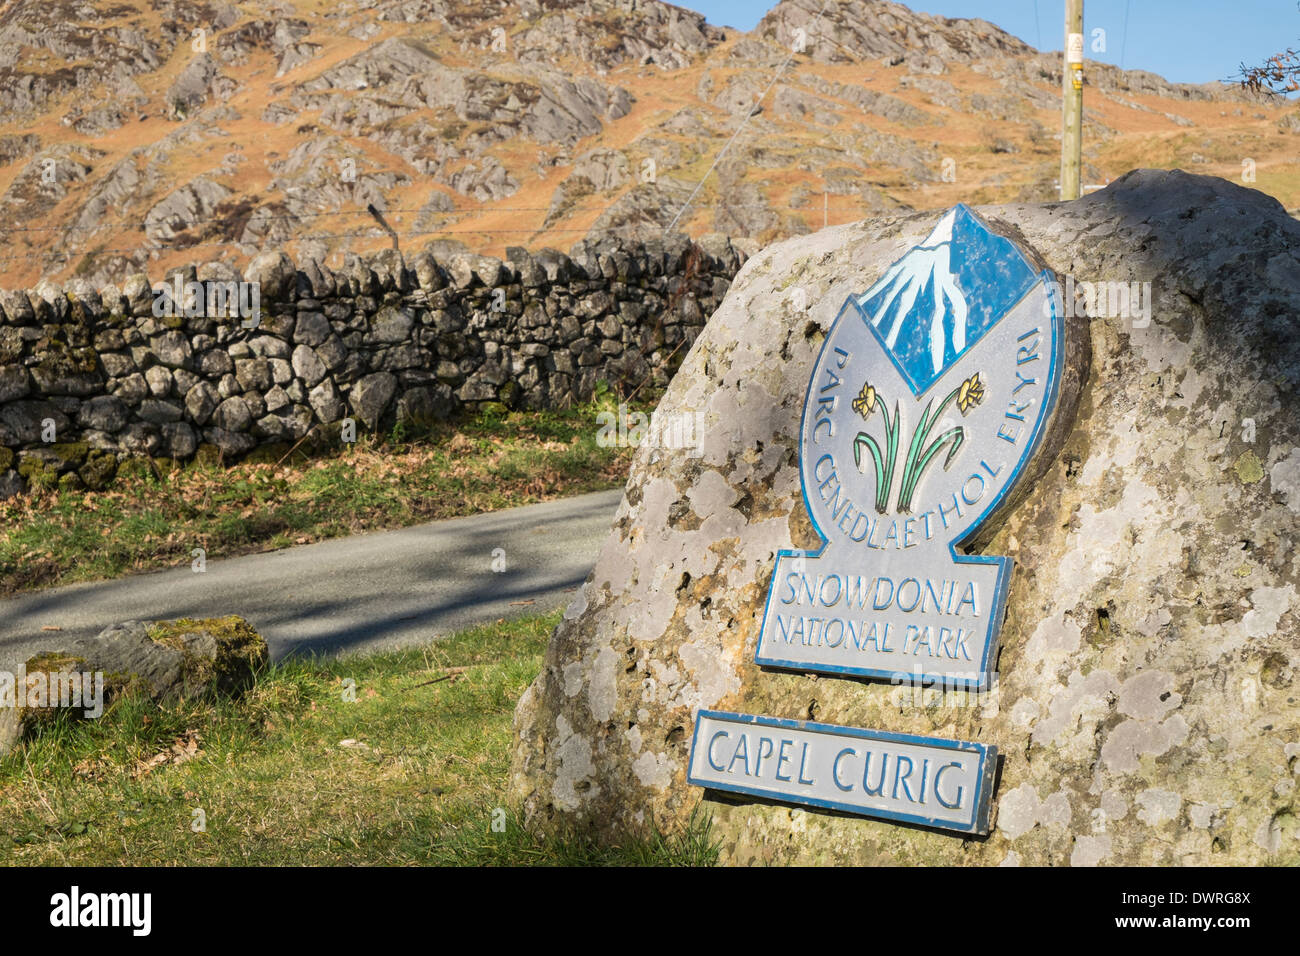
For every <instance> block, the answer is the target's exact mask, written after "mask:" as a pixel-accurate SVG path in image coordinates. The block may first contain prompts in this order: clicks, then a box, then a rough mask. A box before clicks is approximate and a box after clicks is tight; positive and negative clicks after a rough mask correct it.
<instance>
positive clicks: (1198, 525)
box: [512, 171, 1300, 866]
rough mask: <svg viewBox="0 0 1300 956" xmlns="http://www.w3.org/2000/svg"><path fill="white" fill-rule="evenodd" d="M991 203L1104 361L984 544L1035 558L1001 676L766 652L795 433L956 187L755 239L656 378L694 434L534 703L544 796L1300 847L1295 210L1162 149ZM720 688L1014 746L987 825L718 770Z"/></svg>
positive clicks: (789, 521) (799, 851)
mask: <svg viewBox="0 0 1300 956" xmlns="http://www.w3.org/2000/svg"><path fill="white" fill-rule="evenodd" d="M976 212H977V213H979V214H980V215H981V216H982V217H983V218H984V220H985V221H986V222H988V223H989V224H990V225H991V226H993V227H995V228H996V229H997V230H998V231H999V232H1001V233H1003V234H1006V235H1010V236H1013V237H1015V238H1016V239H1017V240H1018V241H1019V242H1021V243H1022V244H1023V245H1024V246H1025V247H1026V248H1027V249H1028V250H1031V251H1032V253H1033V254H1034V255H1036V256H1037V257H1039V258H1040V259H1041V260H1042V262H1043V263H1044V264H1045V265H1046V266H1047V268H1049V269H1051V270H1053V271H1054V272H1055V273H1056V274H1057V276H1058V278H1059V279H1060V281H1061V283H1062V291H1063V294H1064V297H1065V306H1066V309H1067V313H1069V312H1073V313H1074V315H1075V318H1074V319H1072V320H1070V321H1069V322H1067V347H1068V348H1070V349H1073V350H1074V351H1073V354H1074V356H1075V359H1076V367H1077V368H1079V362H1078V360H1079V358H1080V355H1081V353H1082V354H1083V356H1084V358H1085V360H1086V364H1084V365H1083V366H1082V367H1081V368H1079V374H1078V376H1077V377H1076V378H1075V379H1074V380H1073V381H1068V380H1067V381H1064V382H1063V384H1062V390H1063V395H1062V397H1063V398H1066V399H1070V400H1072V401H1075V402H1077V408H1076V409H1075V410H1073V411H1072V412H1071V414H1070V415H1069V421H1068V422H1067V423H1066V425H1067V427H1066V428H1064V430H1063V432H1062V434H1061V435H1059V436H1058V439H1057V440H1055V441H1054V442H1051V443H1049V444H1046V445H1045V446H1044V448H1043V450H1042V452H1041V453H1040V455H1039V458H1038V460H1037V461H1036V465H1037V473H1036V474H1035V475H1033V477H1032V480H1030V481H1028V482H1026V483H1024V484H1025V487H1022V489H1021V490H1022V492H1023V493H1022V494H1021V495H1020V497H1019V499H1018V501H1017V502H1015V503H1014V504H1013V506H1012V507H1011V508H1010V509H1008V510H1007V511H1005V512H1004V513H1003V514H1001V515H1000V516H998V517H997V518H996V519H995V521H996V523H995V524H994V525H992V526H990V527H987V528H985V529H984V532H983V533H982V534H981V535H980V537H979V539H978V541H977V545H976V547H975V550H977V551H979V552H982V553H986V554H992V555H1007V556H1010V557H1011V558H1012V559H1013V560H1014V562H1015V565H1014V570H1013V572H1012V575H1011V583H1010V590H1009V594H1008V599H1007V612H1006V619H1005V623H1004V624H1003V627H1002V632H1001V638H1000V650H999V656H998V658H997V661H996V668H995V669H996V675H997V683H996V692H995V693H992V694H989V695H987V696H985V697H982V698H979V699H977V700H972V699H971V698H970V697H969V696H968V695H964V694H954V693H951V692H948V693H943V692H939V691H936V690H933V689H931V690H928V691H925V690H920V689H916V688H913V687H905V686H891V684H890V683H889V682H884V681H879V680H876V681H872V680H861V679H848V678H835V677H828V676H826V675H821V676H817V675H811V674H804V673H798V672H792V671H779V670H773V669H766V668H762V667H759V666H758V665H756V664H755V663H754V655H755V646H756V640H757V637H758V633H759V628H760V623H761V619H762V617H763V613H764V602H765V600H766V598H767V593H768V589H769V585H770V583H771V578H772V572H773V567H774V564H775V560H776V556H777V552H778V551H779V550H781V549H789V548H814V549H815V548H816V547H817V546H818V543H819V542H818V539H817V535H816V534H815V532H814V529H813V527H812V524H811V523H810V521H809V517H808V514H807V511H806V508H805V504H804V501H803V498H802V495H801V488H800V478H799V465H798V451H797V443H798V436H799V431H800V416H801V412H802V408H803V404H804V398H805V394H806V392H807V389H808V383H809V375H810V372H811V371H812V368H813V363H814V361H815V360H816V357H817V355H818V352H819V349H820V346H821V343H822V341H823V339H824V337H825V336H826V333H827V330H828V329H829V328H830V326H831V323H832V321H833V320H834V318H835V316H836V314H837V313H838V311H839V309H840V307H841V305H843V303H844V301H845V298H846V297H847V296H848V295H849V294H850V293H860V292H862V291H864V290H866V289H867V288H868V287H869V286H870V285H871V284H872V283H874V282H875V281H876V280H877V279H878V278H879V277H880V276H881V275H882V274H883V273H884V271H885V270H886V269H887V268H888V267H889V265H890V263H892V262H894V261H896V260H897V259H899V257H900V256H902V255H903V254H904V253H905V252H906V251H907V250H909V249H911V248H912V247H913V246H915V245H917V243H918V242H919V241H921V240H922V239H923V238H924V237H925V236H926V235H927V233H928V232H929V231H930V229H931V228H932V227H933V226H934V224H935V221H936V219H937V218H938V216H939V215H940V213H937V212H928V213H914V214H908V215H901V216H896V217H891V218H882V219H875V220H870V221H866V222H860V223H856V224H852V225H846V226H840V227H836V228H832V229H826V230H823V231H821V232H819V233H816V234H815V235H812V236H807V237H801V238H798V239H795V240H791V241H789V242H785V243H781V244H779V245H776V246H773V247H771V248H769V249H767V250H765V251H763V252H762V253H760V254H758V255H757V256H755V257H754V258H752V259H751V260H750V261H749V262H748V263H747V264H746V266H745V267H744V269H743V270H742V271H741V273H740V274H739V276H738V277H737V279H736V281H735V283H734V285H733V286H732V288H731V290H730V291H729V293H728V295H727V297H726V299H725V301H724V302H723V304H722V306H721V307H720V308H719V309H718V311H717V312H716V313H715V314H714V316H713V318H712V319H711V320H710V321H709V323H708V325H707V327H706V329H705V331H704V332H703V333H702V335H701V336H700V338H699V340H698V341H697V342H696V343H695V345H694V347H693V348H692V350H691V352H690V354H689V355H688V356H687V358H686V360H685V362H684V364H683V365H682V367H681V370H680V371H679V373H678V374H677V376H676V377H675V378H674V379H673V381H672V383H671V385H670V387H669V389H668V391H667V393H666V395H665V396H664V398H663V400H662V402H661V403H660V406H659V409H658V412H657V415H658V416H660V417H661V418H671V417H672V416H680V415H695V414H698V415H699V419H698V421H699V424H700V428H699V430H698V434H697V435H696V439H697V441H696V445H695V447H694V448H693V449H686V450H683V449H679V448H669V447H664V445H663V443H658V444H657V445H653V444H651V443H646V444H645V445H643V446H642V447H641V448H640V449H639V450H638V452H637V455H636V458H635V461H634V463H633V466H632V472H631V476H630V479H629V481H628V484H627V488H626V494H625V497H624V501H623V503H622V505H621V507H620V509H619V511H618V514H617V517H616V519H615V523H614V528H613V531H612V533H611V535H610V537H609V539H608V541H607V542H606V544H605V547H604V548H603V550H602V551H601V554H600V557H599V559H598V561H597V564H596V567H595V569H594V571H593V572H592V574H591V576H590V577H589V578H588V579H587V582H586V584H585V585H584V586H583V588H582V589H581V591H580V592H579V593H578V595H577V596H576V597H575V599H574V601H573V603H572V605H571V606H570V607H569V609H568V610H567V612H566V613H565V616H564V619H563V621H562V623H561V624H560V625H559V626H558V627H557V629H556V631H555V633H554V634H553V636H552V638H551V641H550V645H549V647H548V650H547V654H546V659H545V664H544V667H543V670H542V673H541V674H540V675H539V677H538V678H537V680H536V681H535V682H534V684H533V685H532V686H531V687H530V688H529V689H528V690H527V692H526V693H525V694H524V696H523V698H522V699H521V701H520V703H519V706H518V710H517V712H516V718H515V723H516V740H517V742H516V745H515V750H514V755H513V765H512V789H513V794H514V797H515V798H516V799H517V800H519V802H520V803H521V804H522V806H523V808H524V812H525V814H526V817H527V819H528V820H529V821H530V823H531V824H532V825H534V826H539V827H545V826H560V825H568V826H576V827H578V828H581V829H585V830H588V831H591V832H594V833H596V834H599V835H601V836H603V837H605V838H607V839H614V838H616V837H617V836H618V835H619V834H622V833H626V832H628V831H645V830H648V829H650V828H658V829H660V830H668V829H672V828H674V827H678V826H681V825H682V824H684V823H685V822H686V821H687V820H688V819H689V818H690V817H691V815H692V813H694V812H696V811H698V810H700V809H703V810H704V811H706V812H707V813H708V814H709V815H710V816H711V818H712V821H713V835H714V838H715V839H718V840H720V841H721V846H722V859H723V861H724V862H729V863H740V864H744V863H769V862H774V863H862V864H943V865H947V864H978V865H998V864H1005V865H1014V864H1018V863H1019V864H1032V865H1043V864H1051V865H1075V866H1080V865H1094V864H1103V865H1119V864H1183V863H1208V864H1213V863H1234V864H1261V863H1267V864H1284V863H1290V864H1295V863H1297V862H1300V803H1298V801H1297V796H1296V783H1297V774H1300V703H1298V700H1300V672H1298V671H1300V592H1298V590H1297V589H1298V588H1300V558H1297V556H1296V551H1295V544H1296V538H1297V532H1298V531H1300V402H1298V401H1297V383H1298V380H1300V223H1297V222H1296V221H1294V220H1293V219H1291V218H1290V217H1288V216H1287V214H1286V213H1285V211H1284V210H1283V208H1282V207H1281V206H1280V205H1279V204H1278V203H1277V202H1276V201H1274V200H1273V199H1271V198H1269V197H1267V196H1264V195H1263V194H1261V193H1258V192H1255V191H1253V190H1250V189H1246V188H1242V187H1240V186H1236V185H1233V184H1230V183H1228V182H1225V181H1223V180H1219V179H1214V178H1210V177H1204V176H1192V175H1188V174H1185V173H1182V172H1158V171H1137V172H1133V173H1130V174H1129V175H1127V176H1125V177H1124V178H1122V179H1120V180H1119V181H1117V182H1115V183H1113V184H1112V185H1111V186H1109V187H1108V188H1107V189H1105V190H1103V191H1101V192H1098V193H1095V194H1093V195H1090V196H1088V197H1086V198H1084V199H1082V200H1079V201H1076V202H1072V203H1054V204H1045V205H1007V206H998V207H985V208H977V209H976ZM1121 291H1123V292H1125V293H1129V294H1128V295H1127V296H1126V297H1127V299H1128V300H1129V301H1128V307H1127V308H1123V306H1124V301H1123V298H1124V297H1121V296H1120V294H1119V293H1120V292H1121ZM1116 313H1121V314H1118V315H1117V314H1116ZM1088 353H1090V355H1088ZM1067 379H1068V376H1067ZM1071 396H1072V397H1071ZM701 709H716V710H727V711H739V712H744V713H747V714H757V715H766V716H770V717H776V718H788V719H794V720H815V721H820V722H825V723H831V724H841V725H851V726H855V727H865V728H875V729H879V730H886V731H892V732H897V733H906V734H918V735H925V736H933V737H943V738H952V739H957V740H966V741H976V742H979V743H982V744H986V745H995V746H996V747H997V748H998V752H999V754H1000V755H1001V756H1000V759H999V767H998V770H997V775H996V779H995V782H994V786H993V819H992V832H991V833H990V835H989V836H987V837H985V838H971V837H962V836H953V835H948V834H943V833H939V832H935V831H931V830H926V829H921V828H915V827H903V826H897V825H892V824H890V823H886V822H881V821H877V820H870V819H862V818H857V817H851V816H847V815H841V814H837V813H832V812H824V811H818V810H807V809H799V808H796V807H793V806H790V805H786V804H781V803H774V802H769V801H760V800H756V799H752V798H748V797H744V796H738V795H728V794H723V793H721V792H717V791H713V790H704V789H701V788H699V787H695V786H692V785H689V784H688V783H687V781H686V764H687V760H688V757H689V752H690V746H691V741H692V730H693V725H694V722H695V718H696V715H697V713H698V711H699V710H701Z"/></svg>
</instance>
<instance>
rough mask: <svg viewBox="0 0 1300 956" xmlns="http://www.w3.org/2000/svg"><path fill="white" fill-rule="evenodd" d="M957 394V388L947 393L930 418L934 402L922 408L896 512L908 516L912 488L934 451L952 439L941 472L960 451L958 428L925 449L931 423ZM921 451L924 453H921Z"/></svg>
mask: <svg viewBox="0 0 1300 956" xmlns="http://www.w3.org/2000/svg"><path fill="white" fill-rule="evenodd" d="M960 390H961V386H958V387H957V388H954V389H953V390H952V391H951V392H949V393H948V395H947V397H945V398H944V400H943V401H942V402H940V403H939V407H938V408H937V409H935V410H934V412H933V414H931V411H930V410H931V408H932V407H933V405H934V402H933V401H932V402H930V404H928V405H926V406H925V412H924V413H922V415H921V423H920V424H919V425H918V426H917V427H916V431H915V432H914V433H913V435H912V444H911V446H910V447H909V448H908V450H907V463H906V464H905V465H904V466H903V484H902V487H901V488H899V490H898V510H899V511H901V512H907V513H910V512H911V510H912V495H913V494H915V492H916V486H917V484H918V483H919V482H920V480H921V475H922V474H924V473H925V469H926V468H927V467H928V466H929V464H930V461H931V460H932V459H933V458H934V456H935V454H936V453H937V452H938V450H939V449H940V448H941V447H942V446H943V445H944V444H945V443H946V442H948V441H951V440H953V438H954V437H956V442H955V443H954V444H953V447H952V449H951V450H950V451H949V453H948V457H947V459H946V460H945V461H944V468H945V469H946V468H947V467H948V465H950V464H951V463H952V458H953V455H955V454H956V453H957V449H958V448H960V447H961V444H962V441H963V440H964V439H965V432H964V431H963V430H962V428H961V427H960V426H958V427H957V428H954V429H949V430H948V431H946V432H944V433H943V435H941V436H940V437H939V438H938V439H937V440H936V441H934V442H933V443H931V444H928V445H927V442H929V439H930V432H931V431H932V430H933V429H934V426H935V423H936V422H938V420H939V417H940V416H941V415H942V414H943V410H944V409H945V408H947V407H948V405H949V403H950V402H952V400H953V399H954V398H956V397H957V393H958V392H959V391H960ZM954 432H956V433H957V434H956V436H954ZM922 449H925V450H924V451H922Z"/></svg>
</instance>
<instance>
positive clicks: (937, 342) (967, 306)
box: [851, 205, 1038, 396]
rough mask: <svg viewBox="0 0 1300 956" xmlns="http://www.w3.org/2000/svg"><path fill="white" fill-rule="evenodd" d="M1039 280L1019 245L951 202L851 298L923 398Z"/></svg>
mask: <svg viewBox="0 0 1300 956" xmlns="http://www.w3.org/2000/svg"><path fill="white" fill-rule="evenodd" d="M1036 281H1038V273H1037V272H1036V271H1035V270H1034V268H1033V266H1032V265H1030V263H1029V262H1028V260H1026V259H1025V257H1024V255H1023V254H1022V253H1021V252H1020V250H1019V249H1017V248H1016V246H1015V244H1014V243H1013V242H1012V241H1011V240H1010V239H1007V238H1005V237H1003V236H999V235H997V234H996V233H994V232H992V231H990V230H989V229H988V228H987V227H986V226H985V225H984V223H983V222H981V221H980V220H979V218H978V217H977V216H975V214H974V213H972V212H971V211H970V210H969V209H967V208H966V207H965V206H964V205H957V206H954V207H953V208H952V209H950V210H948V212H947V213H945V214H944V216H943V218H942V219H940V220H939V224H938V225H937V226H935V227H934V229H933V231H931V233H930V235H929V236H927V237H926V239H925V241H924V242H922V243H921V244H920V245H919V246H917V247H915V248H914V249H912V250H911V251H910V252H908V253H907V255H905V256H903V258H901V259H899V260H898V261H897V262H895V263H894V264H893V265H892V266H890V267H889V271H887V272H886V273H885V274H884V275H883V276H881V277H880V279H879V281H877V282H876V284H875V285H873V286H872V287H871V288H870V289H868V290H867V291H866V292H863V293H862V294H861V295H857V296H853V297H852V298H851V301H853V303H854V304H855V305H856V306H857V307H858V310H859V311H860V312H861V313H862V317H863V319H864V320H865V321H866V323H867V324H868V325H869V326H870V327H871V328H872V329H873V330H874V331H875V333H876V336H877V338H879V339H880V343H881V344H882V345H883V346H884V347H885V351H887V352H888V353H889V354H890V356H891V357H892V358H893V359H894V364H895V365H897V366H898V369H899V371H900V372H902V373H903V377H904V378H905V379H906V380H907V383H908V385H909V386H910V387H911V389H912V393H913V394H914V395H917V396H920V395H921V394H922V393H923V392H924V391H925V390H926V389H928V388H929V387H930V386H931V385H933V384H934V383H935V382H936V381H937V380H938V379H939V376H940V375H942V374H943V373H944V372H945V371H947V370H948V369H949V368H951V367H952V365H953V364H954V363H955V362H956V361H957V360H958V359H959V358H961V356H962V355H963V354H965V352H966V351H967V350H968V349H969V348H970V347H971V346H973V345H974V344H975V343H976V342H978V341H979V340H980V338H982V337H983V335H984V333H985V332H987V331H988V330H989V329H990V328H992V327H993V326H994V325H995V324H996V323H997V321H998V320H999V319H1000V318H1002V316H1004V315H1006V314H1007V312H1008V311H1010V309H1011V307H1012V306H1014V305H1015V304H1016V303H1017V302H1019V301H1020V300H1021V299H1022V298H1024V296H1025V294H1026V293H1027V292H1028V291H1029V290H1030V288H1032V286H1033V285H1034V283H1035V282H1036Z"/></svg>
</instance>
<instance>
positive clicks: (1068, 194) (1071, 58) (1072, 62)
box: [1061, 0, 1083, 199]
mask: <svg viewBox="0 0 1300 956" xmlns="http://www.w3.org/2000/svg"><path fill="white" fill-rule="evenodd" d="M1061 96H1062V101H1063V110H1062V115H1063V120H1064V125H1063V127H1062V130H1061V198H1062V199H1078V198H1079V195H1080V192H1081V188H1082V187H1081V182H1082V180H1081V172H1080V167H1081V166H1082V164H1083V0H1065V69H1064V70H1063V71H1062V78H1061Z"/></svg>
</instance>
